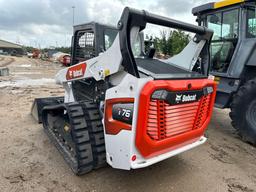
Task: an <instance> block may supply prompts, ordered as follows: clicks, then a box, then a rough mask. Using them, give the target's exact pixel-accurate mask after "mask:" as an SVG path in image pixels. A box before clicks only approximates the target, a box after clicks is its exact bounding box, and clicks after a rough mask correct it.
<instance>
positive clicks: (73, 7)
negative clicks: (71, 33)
mask: <svg viewBox="0 0 256 192" xmlns="http://www.w3.org/2000/svg"><path fill="white" fill-rule="evenodd" d="M75 8H76V7H75V6H74V5H73V6H72V10H73V26H74V24H75Z"/></svg>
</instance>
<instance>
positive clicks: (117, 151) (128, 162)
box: [103, 74, 206, 170]
mask: <svg viewBox="0 0 256 192" xmlns="http://www.w3.org/2000/svg"><path fill="white" fill-rule="evenodd" d="M151 80H153V79H152V78H140V79H137V78H135V77H133V76H131V75H129V74H126V75H125V77H124V78H123V80H122V81H121V82H120V84H119V85H118V86H116V87H113V88H111V89H108V90H107V92H106V100H107V99H113V98H127V97H129V98H134V111H133V124H132V130H131V131H127V130H121V131H120V132H119V133H118V134H117V135H109V134H106V133H105V145H106V153H107V162H108V164H109V165H110V166H112V167H113V168H118V169H125V170H130V169H137V168H143V167H147V166H149V165H152V164H154V163H157V162H159V161H162V160H164V159H167V158H169V157H172V156H175V155H178V154H180V153H182V152H184V151H187V150H190V149H192V148H194V147H197V146H199V145H201V144H203V143H204V142H205V141H206V138H205V137H201V138H199V139H198V140H197V141H195V142H193V143H191V144H187V145H185V146H183V147H180V148H177V149H175V150H171V151H170V152H167V153H164V154H161V155H159V156H155V157H152V158H149V159H145V158H143V157H142V156H141V154H140V153H139V151H138V150H137V148H136V146H135V137H136V129H137V117H138V107H139V95H140V92H141V90H142V88H143V87H144V85H145V84H146V83H147V82H148V81H151ZM130 87H132V89H130ZM103 124H104V119H103ZM104 130H105V129H104ZM133 155H136V160H135V161H132V156H133Z"/></svg>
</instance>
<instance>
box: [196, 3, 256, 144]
mask: <svg viewBox="0 0 256 192" xmlns="http://www.w3.org/2000/svg"><path fill="white" fill-rule="evenodd" d="M192 13H193V15H195V16H197V22H198V25H200V26H205V27H208V28H209V29H211V30H213V31H214V35H213V38H212V41H211V45H210V58H211V62H210V65H211V66H210V73H211V74H212V75H214V76H215V81H216V82H217V84H218V89H217V96H216V101H215V106H216V107H219V108H230V109H231V112H230V117H231V119H232V125H233V127H234V128H236V129H237V130H238V132H239V135H241V136H242V138H243V140H245V141H247V142H250V143H253V144H256V85H255V84H256V1H255V0H224V1H219V2H213V3H207V4H204V5H201V6H198V7H195V8H193V10H192Z"/></svg>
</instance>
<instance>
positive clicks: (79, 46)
mask: <svg viewBox="0 0 256 192" xmlns="http://www.w3.org/2000/svg"><path fill="white" fill-rule="evenodd" d="M75 42H76V48H75V59H76V61H77V62H81V61H85V60H87V59H90V58H93V57H95V56H96V53H95V46H94V42H95V40H94V33H93V31H79V32H78V33H77V36H76V41H75Z"/></svg>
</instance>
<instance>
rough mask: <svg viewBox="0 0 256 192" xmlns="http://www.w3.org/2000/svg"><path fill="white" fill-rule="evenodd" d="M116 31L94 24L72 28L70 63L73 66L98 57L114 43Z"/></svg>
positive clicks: (109, 27)
mask: <svg viewBox="0 0 256 192" xmlns="http://www.w3.org/2000/svg"><path fill="white" fill-rule="evenodd" d="M117 33H118V30H117V29H116V28H115V27H113V26H108V25H103V24H100V23H96V22H90V23H86V24H81V25H76V26H74V35H73V37H72V53H71V55H72V62H71V65H75V64H77V63H79V62H82V61H86V60H88V59H91V58H93V57H96V56H98V55H99V54H100V53H101V52H104V51H106V50H107V49H108V48H109V47H110V46H111V45H112V43H113V42H114V40H115V38H116V35H117Z"/></svg>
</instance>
